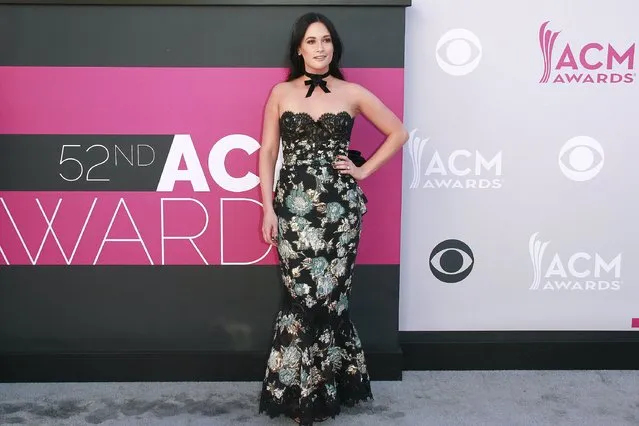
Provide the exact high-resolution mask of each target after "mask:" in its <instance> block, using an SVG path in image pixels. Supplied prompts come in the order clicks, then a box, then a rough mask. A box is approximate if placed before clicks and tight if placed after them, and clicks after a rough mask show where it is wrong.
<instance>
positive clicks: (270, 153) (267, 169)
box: [259, 84, 280, 212]
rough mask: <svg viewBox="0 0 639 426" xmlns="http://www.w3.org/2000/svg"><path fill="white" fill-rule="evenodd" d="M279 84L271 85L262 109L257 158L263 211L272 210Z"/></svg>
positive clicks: (277, 140) (277, 150)
mask: <svg viewBox="0 0 639 426" xmlns="http://www.w3.org/2000/svg"><path fill="white" fill-rule="evenodd" d="M279 92H280V87H279V84H278V85H276V86H275V87H273V89H272V90H271V94H270V95H269V98H268V100H267V102H266V107H265V109H264V122H263V126H262V144H261V148H260V158H259V175H260V186H261V189H262V204H263V209H264V211H265V212H269V211H272V210H273V176H274V173H275V162H276V161H277V154H278V152H279V147H280V129H279V108H278V95H279Z"/></svg>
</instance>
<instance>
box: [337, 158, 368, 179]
mask: <svg viewBox="0 0 639 426" xmlns="http://www.w3.org/2000/svg"><path fill="white" fill-rule="evenodd" d="M333 168H334V169H337V170H339V172H340V173H341V174H343V175H351V176H353V178H354V179H355V180H362V179H364V178H365V177H366V173H365V172H364V170H362V168H361V167H357V166H356V165H355V164H353V162H352V161H351V160H350V158H348V156H346V155H338V156H337V161H335V162H334V163H333Z"/></svg>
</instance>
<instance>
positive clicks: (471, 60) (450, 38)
mask: <svg viewBox="0 0 639 426" xmlns="http://www.w3.org/2000/svg"><path fill="white" fill-rule="evenodd" d="M481 56H482V48H481V43H480V41H479V39H478V38H477V36H476V35H475V34H473V33H472V32H470V31H468V30H465V29H461V28H457V29H454V30H450V31H448V32H447V33H446V34H444V35H443V36H442V37H441V38H440V39H439V41H438V42H437V47H436V48H435V58H436V59H437V63H438V64H439V67H440V68H441V69H443V70H444V71H445V72H446V73H448V74H450V75H454V76H460V75H466V74H468V73H470V72H472V71H474V70H475V68H477V66H478V65H479V61H480V60H481Z"/></svg>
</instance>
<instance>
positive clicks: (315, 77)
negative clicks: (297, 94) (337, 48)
mask: <svg viewBox="0 0 639 426" xmlns="http://www.w3.org/2000/svg"><path fill="white" fill-rule="evenodd" d="M304 75H305V76H307V77H309V78H310V80H306V81H305V82H304V84H305V85H307V86H309V88H308V92H306V97H307V98H308V97H310V96H311V95H312V94H313V90H315V87H316V86H319V87H321V88H322V90H323V91H324V93H331V91H330V90H328V87H326V81H325V80H324V79H325V78H326V77H328V76H329V75H330V71H329V72H327V73H326V74H310V73H308V72H306V71H305V72H304Z"/></svg>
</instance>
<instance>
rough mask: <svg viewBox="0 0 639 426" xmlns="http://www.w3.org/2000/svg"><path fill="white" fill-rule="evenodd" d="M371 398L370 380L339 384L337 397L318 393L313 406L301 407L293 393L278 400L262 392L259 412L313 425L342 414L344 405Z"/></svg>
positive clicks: (308, 425)
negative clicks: (283, 416)
mask: <svg viewBox="0 0 639 426" xmlns="http://www.w3.org/2000/svg"><path fill="white" fill-rule="evenodd" d="M289 390H291V389H289ZM369 399H370V400H373V399H374V398H373V394H372V392H371V387H370V382H368V381H366V382H364V383H352V382H351V383H348V384H339V385H338V386H337V399H334V398H332V399H328V398H326V397H325V395H317V397H316V398H315V401H314V402H313V403H312V406H308V407H300V406H299V404H298V401H299V398H296V397H295V396H294V395H292V394H288V395H287V394H285V395H284V396H283V398H282V400H281V401H277V400H275V399H273V398H272V396H271V395H270V394H268V393H267V392H262V396H261V398H260V408H259V413H265V414H266V415H268V416H269V417H270V418H275V417H278V416H280V415H285V416H287V417H290V418H291V419H294V420H296V421H297V422H298V423H299V424H300V425H301V426H312V425H313V423H314V422H321V421H324V420H326V419H328V418H329V417H330V418H332V419H334V418H335V417H336V416H337V415H339V414H340V412H341V407H342V406H347V407H353V406H355V405H356V404H358V403H360V402H363V401H367V400H369Z"/></svg>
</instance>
